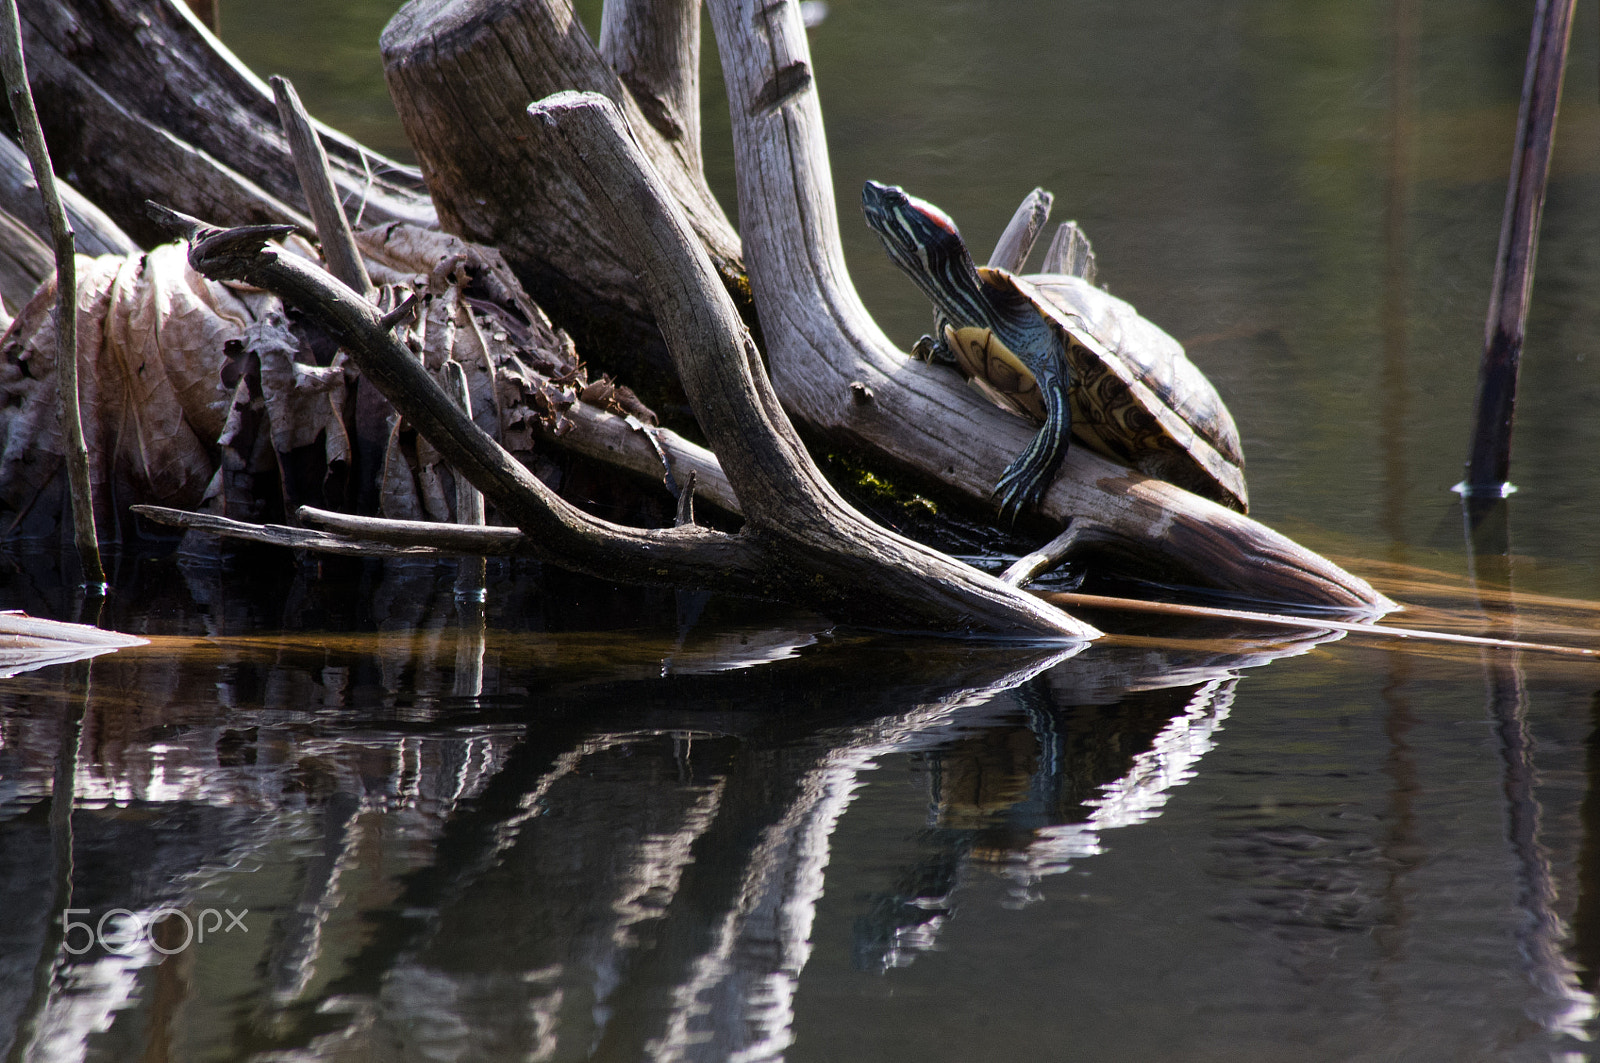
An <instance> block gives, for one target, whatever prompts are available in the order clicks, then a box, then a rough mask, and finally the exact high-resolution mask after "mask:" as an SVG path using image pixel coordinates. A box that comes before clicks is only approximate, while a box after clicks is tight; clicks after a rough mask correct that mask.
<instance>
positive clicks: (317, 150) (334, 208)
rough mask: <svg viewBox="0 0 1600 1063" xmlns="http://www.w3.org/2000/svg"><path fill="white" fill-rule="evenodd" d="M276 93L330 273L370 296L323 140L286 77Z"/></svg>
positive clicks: (275, 85) (276, 84)
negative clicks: (334, 183)
mask: <svg viewBox="0 0 1600 1063" xmlns="http://www.w3.org/2000/svg"><path fill="white" fill-rule="evenodd" d="M272 92H273V95H274V96H275V97H276V98H277V101H278V120H279V121H280V122H282V123H283V132H284V135H286V136H287V137H288V138H289V151H290V153H291V154H292V155H293V156H294V169H295V173H297V174H298V175H299V177H300V190H301V191H302V192H304V193H305V197H306V206H307V208H309V209H310V211H311V218H312V220H313V221H315V222H316V223H317V239H318V240H319V241H321V243H322V257H323V258H325V259H327V261H328V272H329V273H331V274H333V275H334V276H335V277H338V278H339V279H340V280H342V281H344V282H345V283H346V284H348V285H349V286H350V287H351V288H352V289H354V290H355V291H356V292H358V293H360V294H362V295H366V294H367V293H369V292H371V291H372V280H371V279H370V278H369V277H368V276H367V267H366V264H365V263H364V262H362V260H361V252H360V250H358V249H357V248H356V238H355V234H354V233H352V232H351V231H350V219H348V218H346V217H345V213H344V207H343V206H341V205H340V203H339V193H338V191H337V190H336V189H335V188H334V187H333V171H332V170H330V169H329V168H328V153H327V152H326V151H324V150H323V147H322V140H321V138H319V137H318V136H317V131H316V130H315V129H313V128H312V127H311V116H310V115H308V114H306V109H305V106H304V105H303V104H301V102H300V94H299V93H297V92H295V90H294V85H293V83H292V82H290V81H289V79H288V78H285V77H277V76H274V77H273V78H272Z"/></svg>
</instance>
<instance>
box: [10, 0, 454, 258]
mask: <svg viewBox="0 0 1600 1063" xmlns="http://www.w3.org/2000/svg"><path fill="white" fill-rule="evenodd" d="M21 13H22V23H23V25H22V35H23V46H24V47H25V48H26V50H27V56H28V74H29V80H30V82H31V83H32V85H33V93H34V98H35V99H36V100H37V101H38V103H39V116H40V120H41V122H42V123H43V125H44V129H45V136H46V138H47V139H48V140H49V143H50V152H51V154H52V156H53V157H54V158H55V162H56V170H57V172H58V173H61V174H64V175H66V176H67V177H68V178H69V179H71V180H72V182H73V183H74V184H75V185H76V186H77V188H78V190H79V191H80V192H83V193H84V194H85V195H87V196H88V197H89V198H90V199H92V200H93V201H94V202H95V203H97V204H98V205H99V206H100V207H101V208H102V209H104V210H105V211H106V212H107V213H108V214H110V215H111V216H112V217H113V218H115V219H116V220H117V221H118V223H120V224H121V225H122V226H123V227H124V228H125V229H127V231H128V232H129V233H130V234H131V235H133V237H134V238H135V239H138V240H139V241H140V242H141V243H143V244H145V245H146V246H149V245H153V244H155V243H158V242H159V241H160V239H161V234H160V232H159V230H158V229H156V228H155V227H154V226H152V224H151V223H150V222H149V220H148V219H147V218H146V217H145V215H144V203H145V201H146V200H149V199H155V200H158V201H160V202H163V203H167V204H169V205H172V206H175V207H177V208H178V209H180V210H182V211H184V212H185V213H187V214H192V215H195V216H197V217H203V218H206V219H208V220H211V221H214V222H217V223H219V224H224V225H245V224H252V223H264V222H293V223H296V224H305V225H306V227H307V228H308V229H309V227H310V226H309V223H308V222H307V221H306V218H305V207H304V201H303V199H302V198H301V195H300V188H299V183H298V180H297V178H296V175H295V169H294V165H293V163H292V162H291V161H290V157H289V146H288V142H287V140H286V139H285V137H284V135H283V132H282V130H281V129H280V128H279V126H278V112H277V107H276V105H275V103H274V102H273V97H272V93H271V91H270V90H269V89H268V88H267V86H266V85H265V84H263V83H262V81H261V79H260V78H258V77H256V76H255V75H254V74H252V73H250V71H249V70H247V69H246V68H245V67H244V65H243V64H241V63H240V62H239V61H238V59H237V58H236V57H234V55H233V54H232V53H231V52H229V51H228V50H227V49H226V48H224V47H223V46H222V45H221V44H220V43H219V42H218V41H217V40H216V38H215V37H213V36H212V35H211V32H210V31H209V30H207V29H206V28H205V27H204V26H203V25H201V23H200V22H199V20H198V19H196V18H195V16H194V14H193V13H192V12H191V11H190V10H189V8H188V7H187V6H186V5H185V4H183V3H182V2H178V0H154V2H152V0H22V3H21ZM319 132H320V133H321V134H322V136H323V140H324V142H325V143H326V144H327V146H328V155H329V161H330V162H331V164H332V167H333V175H334V183H335V185H336V186H337V187H338V188H339V193H340V196H341V197H342V198H343V199H344V200H345V201H346V202H347V203H348V204H349V205H350V207H351V211H352V213H355V214H359V216H360V218H361V220H362V222H363V223H364V224H367V225H376V224H381V223H383V222H386V221H408V222H412V223H414V224H419V225H432V224H434V223H435V221H436V216H435V214H434V210H433V206H432V204H431V203H430V202H429V200H428V196H427V193H426V192H425V190H424V189H423V187H422V182H421V179H420V177H419V176H418V175H417V174H416V172H415V170H413V169H411V168H410V167H405V166H402V165H400V164H399V163H396V162H394V161H392V160H390V159H386V158H384V157H382V156H381V155H378V154H377V153H376V152H373V151H371V150H369V149H367V148H365V147H362V146H361V145H359V144H357V143H355V142H354V141H352V140H350V139H349V138H348V137H346V136H344V135H343V134H340V133H338V132H337V131H335V130H331V129H328V128H326V127H321V128H319Z"/></svg>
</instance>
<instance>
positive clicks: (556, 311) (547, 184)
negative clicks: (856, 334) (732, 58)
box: [382, 0, 744, 380]
mask: <svg viewBox="0 0 1600 1063" xmlns="http://www.w3.org/2000/svg"><path fill="white" fill-rule="evenodd" d="M630 24H636V23H630ZM616 36H617V37H618V41H617V42H616V44H615V47H616V50H617V53H618V54H619V55H625V56H630V57H631V56H634V55H635V54H636V52H635V50H634V49H632V48H631V47H630V48H624V47H623V43H624V41H627V42H631V41H632V40H633V34H632V33H630V32H626V31H625V30H624V28H623V27H618V28H617V30H616ZM382 47H383V56H384V66H385V70H386V76H387V78H388V81H389V92H390V94H391V95H392V96H393V97H394V101H395V106H396V109H397V110H398V111H399V112H400V120H401V122H402V123H403V124H404V125H405V128H406V134H407V136H409V137H410V139H411V143H412V145H413V146H414V147H415V148H416V151H417V157H418V160H419V161H420V162H421V164H422V171H423V175H424V176H425V177H426V179H427V182H428V188H429V190H430V191H431V192H432V193H433V199H434V203H435V204H437V206H438V209H439V215H440V220H441V222H442V224H443V225H444V227H445V228H446V229H448V230H450V231H451V232H455V233H458V234H460V235H462V236H464V237H466V238H468V239H470V240H476V241H478V242H480V243H485V244H489V245H491V246H493V247H497V248H499V250H500V251H501V253H502V254H504V255H505V256H506V260H507V261H508V262H510V264H511V267H512V268H513V269H514V270H516V271H517V275H518V277H519V278H520V279H521V280H522V282H523V285H524V286H525V287H527V289H528V291H529V293H530V294H531V295H532V296H533V297H534V299H535V300H537V301H538V302H539V304H540V305H541V306H543V307H544V308H545V310H546V311H547V312H549V314H550V315H551V317H552V319H553V320H554V321H555V322H556V324H558V325H560V326H561V327H563V328H565V329H566V330H567V331H568V332H570V333H572V335H573V338H574V339H575V340H577V342H578V344H579V346H580V347H582V348H584V349H585V350H587V351H588V352H590V357H597V356H599V357H603V358H605V359H606V363H605V364H606V365H607V367H608V368H614V369H617V370H620V371H622V372H623V373H624V375H625V376H627V377H628V378H629V379H630V380H633V379H635V376H636V373H637V372H638V370H639V369H640V368H641V367H640V366H639V365H638V364H637V363H635V362H634V361H632V360H631V356H633V355H635V354H639V355H642V356H643V358H644V360H645V362H646V363H647V364H648V363H651V362H653V363H654V365H655V366H656V368H657V369H658V370H659V369H660V368H662V367H664V366H665V365H666V364H667V361H666V358H665V348H664V347H662V343H661V338H660V334H659V332H658V331H657V329H656V327H655V324H654V320H653V317H652V315H651V313H650V309H649V307H648V305H647V304H646V301H645V298H644V294H643V290H642V288H641V286H640V284H639V280H638V278H637V277H636V276H635V275H634V272H633V267H632V265H631V264H630V263H629V262H628V260H627V256H626V255H625V254H624V253H623V251H622V249H621V247H620V246H619V245H618V243H617V242H616V237H615V236H614V235H613V234H611V233H609V232H607V231H605V230H603V229H600V228H599V227H597V226H595V225H594V224H593V214H594V209H595V208H594V203H593V201H592V199H591V198H590V197H588V196H586V195H585V194H584V193H583V192H582V190H581V189H580V188H578V186H577V185H576V183H575V181H574V179H573V177H572V175H570V174H568V173H564V172H563V171H562V170H561V169H560V168H558V167H555V166H552V165H551V163H550V160H549V159H547V158H544V157H543V156H541V155H540V154H539V153H538V152H537V150H536V148H535V146H534V143H533V141H532V139H530V137H529V135H528V131H527V121H528V119H527V115H526V113H525V111H524V108H526V107H527V105H528V104H529V103H530V102H531V101H532V100H534V99H537V98H540V97H543V96H546V95H549V94H551V93H554V92H560V91H563V90H568V89H572V90H579V91H588V92H597V93H599V94H601V95H603V96H605V97H606V98H608V99H610V100H611V101H612V103H613V104H615V105H616V106H617V108H618V110H620V111H621V113H622V115H623V117H624V119H625V120H626V121H627V123H628V127H629V128H630V129H631V130H632V132H633V135H634V136H635V137H636V138H637V139H638V141H639V146H640V148H641V150H643V152H644V154H645V156H646V157H647V158H649V159H650V161H651V163H652V164H653V165H654V166H655V168H656V170H657V171H658V172H659V173H660V174H661V178H662V180H663V181H664V182H665V186H666V187H667V189H668V190H669V191H670V193H671V195H672V196H673V197H674V198H675V199H677V201H678V202H679V203H680V204H681V205H682V206H683V208H684V210H685V212H686V213H687V215H688V217H689V221H690V224H691V225H692V226H693V227H694V231H695V233H696V234H697V235H698V237H699V238H700V240H701V243H702V244H703V245H704V247H705V248H706V251H707V253H708V254H709V255H710V256H711V261H712V263H713V265H714V266H715V267H716V269H717V272H718V274H719V275H720V276H721V277H722V280H723V284H724V286H725V287H726V288H728V289H729V290H730V291H733V292H735V293H736V294H737V293H739V292H742V290H743V287H744V280H743V275H744V265H743V262H742V260H741V257H740V251H739V238H738V236H737V234H735V233H734V231H733V228H732V226H730V225H729V224H728V221H727V218H726V217H725V216H724V215H723V213H722V209H721V208H720V207H719V206H718V205H717V203H716V201H715V199H714V198H713V197H712V195H711V193H710V191H709V190H708V189H707V187H706V185H705V181H704V179H703V177H702V176H701V168H700V157H699V151H698V139H697V138H695V139H693V140H691V139H690V137H689V136H688V135H687V127H685V135H683V136H680V137H677V138H672V139H669V138H668V137H667V136H664V135H663V134H662V132H661V131H660V130H659V129H658V127H657V126H656V125H655V124H653V123H652V121H651V120H650V118H649V115H651V114H653V115H654V117H655V119H656V120H657V121H662V122H663V124H665V125H669V127H670V122H668V118H669V116H668V115H667V114H666V112H665V111H663V109H662V107H660V106H652V107H651V108H649V109H648V110H646V109H644V108H641V106H640V104H639V102H638V101H636V100H635V98H634V96H633V93H632V91H631V90H630V89H629V87H628V85H627V84H625V83H624V81H623V79H622V78H621V77H619V75H618V73H617V72H616V71H615V70H613V69H612V68H611V67H610V66H609V65H607V63H606V61H605V59H604V58H603V57H602V56H601V54H600V52H599V50H598V49H597V48H596V46H595V44H594V42H593V41H591V40H590V39H589V36H588V34H587V33H586V32H585V30H584V28H583V24H582V23H581V22H579V21H578V18H577V16H576V15H575V14H574V13H573V10H572V6H571V4H570V3H568V2H567V0H464V2H457V0H412V2H411V3H408V4H407V5H406V6H405V7H403V8H401V9H400V12H399V13H398V14H396V15H395V17H394V19H393V20H392V21H391V22H390V23H389V25H388V27H387V28H385V30H384V32H383V37H382ZM679 57H680V58H681V60H682V61H683V62H684V63H688V62H689V61H690V60H691V59H696V58H698V49H697V48H696V49H694V50H693V51H692V52H688V53H679ZM628 69H630V70H637V69H638V67H637V66H633V67H630V68H628ZM653 69H655V70H659V68H653ZM662 76H663V75H661V74H659V72H657V73H652V74H650V75H648V77H649V79H650V80H651V81H652V82H653V83H656V84H657V85H659V81H657V79H659V78H660V77H662ZM632 80H634V81H637V80H639V79H638V78H633V79H632ZM682 83H683V82H682V80H681V79H678V80H676V81H675V84H678V85H681V84H682ZM690 84H691V85H692V84H693V82H690ZM669 95H670V96H671V98H672V99H674V100H676V102H675V103H673V104H672V107H673V108H674V109H676V108H680V107H685V106H686V104H684V103H683V92H682V91H681V90H678V91H674V92H672V93H670V94H669ZM665 98H666V97H663V99H665ZM695 107H696V109H697V108H698V98H696V104H695ZM676 121H677V123H678V124H679V125H682V124H683V123H682V121H681V119H679V120H676Z"/></svg>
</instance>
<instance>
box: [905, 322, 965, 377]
mask: <svg viewBox="0 0 1600 1063" xmlns="http://www.w3.org/2000/svg"><path fill="white" fill-rule="evenodd" d="M949 327H950V323H949V322H948V321H947V320H946V319H945V317H944V315H943V314H938V315H935V317H934V322H933V335H931V336H923V337H922V338H921V339H919V340H917V342H916V343H915V344H913V345H912V347H911V357H913V358H916V359H919V360H920V361H924V362H927V363H928V364H929V365H932V364H933V363H935V362H937V363H939V364H940V365H955V364H956V352H955V351H953V350H951V349H950V345H949V343H947V342H946V341H945V337H944V332H945V329H947V328H949Z"/></svg>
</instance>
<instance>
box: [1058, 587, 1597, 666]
mask: <svg viewBox="0 0 1600 1063" xmlns="http://www.w3.org/2000/svg"><path fill="white" fill-rule="evenodd" d="M1034 593H1036V594H1038V595H1039V597H1041V598H1043V599H1044V600H1045V601H1047V602H1050V603H1051V604H1052V605H1059V606H1061V607H1062V608H1063V609H1068V608H1077V609H1111V610H1116V611H1117V612H1124V613H1150V614H1154V615H1157V616H1170V617H1181V618H1183V619H1187V620H1242V621H1245V622H1246V623H1251V624H1271V625H1272V626H1274V627H1287V628H1295V629H1298V630H1303V631H1347V632H1349V633H1350V634H1352V635H1376V636H1377V637H1379V638H1389V639H1412V640H1416V641H1420V642H1448V643H1453V644H1456V645H1460V646H1483V647H1487V648H1489V649H1497V650H1535V651H1538V652H1540V653H1559V654H1564V655H1566V656H1569V657H1588V658H1589V659H1591V660H1593V659H1596V658H1600V650H1591V649H1585V648H1583V647H1582V646H1558V645H1555V644H1554V643H1548V642H1517V641H1514V640H1512V639H1496V638H1486V637H1484V636H1481V635H1457V634H1455V633H1454V632H1450V631H1425V630H1423V629H1422V628H1414V627H1393V626H1391V625H1388V624H1359V623H1352V622H1351V621H1348V620H1332V619H1324V618H1321V617H1306V616H1286V615H1284V614H1282V613H1257V612H1253V611H1251V610H1247V609H1219V608H1216V607H1215V606H1209V605H1180V604H1178V603H1177V602H1145V601H1139V600H1138V599H1134V598H1111V597H1106V596H1104V595H1099V594H1077V593H1074V592H1069V591H1035V592H1034Z"/></svg>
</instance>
